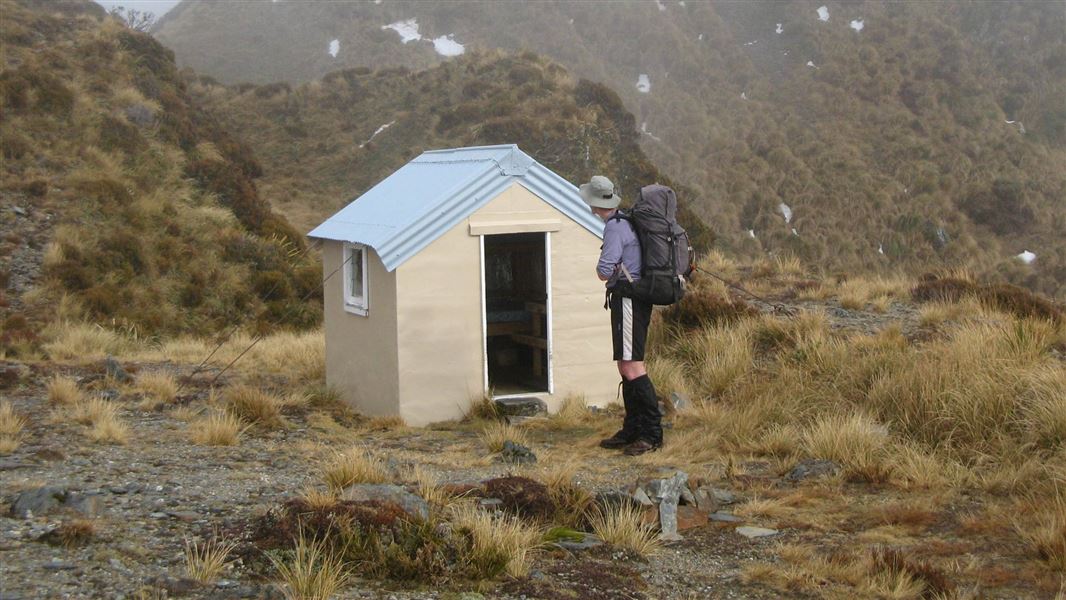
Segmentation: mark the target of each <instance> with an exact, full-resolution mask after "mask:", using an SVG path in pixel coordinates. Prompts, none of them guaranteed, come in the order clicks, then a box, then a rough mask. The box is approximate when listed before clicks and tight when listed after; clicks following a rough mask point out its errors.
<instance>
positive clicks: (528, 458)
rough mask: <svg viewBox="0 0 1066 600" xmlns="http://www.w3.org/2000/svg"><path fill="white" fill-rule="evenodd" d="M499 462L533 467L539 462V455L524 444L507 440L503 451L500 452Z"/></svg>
mask: <svg viewBox="0 0 1066 600" xmlns="http://www.w3.org/2000/svg"><path fill="white" fill-rule="evenodd" d="M497 460H499V461H500V462H505V463H509V464H512V465H531V464H533V463H535V462H537V455H536V454H533V451H532V450H530V449H529V448H527V447H525V446H523V445H522V444H516V443H515V442H512V441H511V440H507V441H506V442H504V443H503V450H501V451H500V455H499V456H498V457H497Z"/></svg>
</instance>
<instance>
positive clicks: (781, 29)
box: [774, 23, 785, 35]
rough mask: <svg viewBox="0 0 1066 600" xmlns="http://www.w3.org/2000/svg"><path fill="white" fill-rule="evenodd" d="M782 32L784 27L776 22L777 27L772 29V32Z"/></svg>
mask: <svg viewBox="0 0 1066 600" xmlns="http://www.w3.org/2000/svg"><path fill="white" fill-rule="evenodd" d="M784 32H785V28H784V27H782V26H781V23H778V24H777V29H775V30H774V33H776V34H778V35H780V34H782V33H784Z"/></svg>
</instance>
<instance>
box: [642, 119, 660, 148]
mask: <svg viewBox="0 0 1066 600" xmlns="http://www.w3.org/2000/svg"><path fill="white" fill-rule="evenodd" d="M640 132H641V133H643V134H644V135H646V136H648V137H650V138H651V139H653V140H655V141H656V142H659V143H662V141H663V140H662V138H660V137H659V136H657V135H655V134H653V133H652V132H650V131H648V122H647V121H644V122H643V123H641V124H640Z"/></svg>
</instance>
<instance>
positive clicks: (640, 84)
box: [637, 73, 651, 94]
mask: <svg viewBox="0 0 1066 600" xmlns="http://www.w3.org/2000/svg"><path fill="white" fill-rule="evenodd" d="M637 90H638V91H640V92H641V93H644V94H647V93H648V92H650V91H651V79H648V74H647V73H641V74H640V75H638V76H637Z"/></svg>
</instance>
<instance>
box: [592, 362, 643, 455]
mask: <svg viewBox="0 0 1066 600" xmlns="http://www.w3.org/2000/svg"><path fill="white" fill-rule="evenodd" d="M620 387H621V388H622V402H623V406H625V410H626V416H625V419H624V420H623V421H622V428H621V429H619V430H618V432H617V433H615V434H614V435H612V436H611V437H609V438H607V439H604V440H600V448H607V449H608V450H618V449H621V448H625V447H626V446H627V445H629V444H631V443H633V441H634V440H636V439H637V436H638V435H639V434H640V424H639V420H640V415H639V413H638V412H637V411H638V408H637V407H636V406H634V404H633V382H632V381H626V380H625V379H623V380H622V383H621V384H620Z"/></svg>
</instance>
